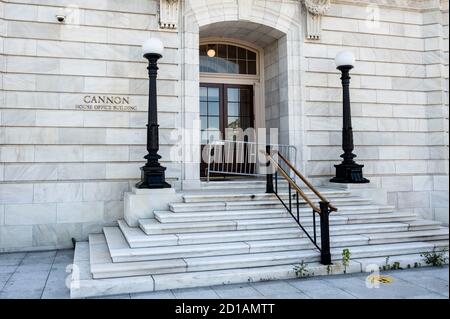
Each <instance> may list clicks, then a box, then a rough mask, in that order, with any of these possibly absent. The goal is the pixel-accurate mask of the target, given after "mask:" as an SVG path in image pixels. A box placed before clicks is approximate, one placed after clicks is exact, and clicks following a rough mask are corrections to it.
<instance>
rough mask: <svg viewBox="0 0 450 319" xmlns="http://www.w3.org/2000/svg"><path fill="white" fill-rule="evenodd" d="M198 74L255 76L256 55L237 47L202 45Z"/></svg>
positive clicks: (256, 70)
mask: <svg viewBox="0 0 450 319" xmlns="http://www.w3.org/2000/svg"><path fill="white" fill-rule="evenodd" d="M200 72H205V73H225V74H247V75H257V72H258V68H257V54H256V52H254V51H252V50H249V49H246V48H243V47H240V46H237V45H230V44H222V43H208V44H202V45H200Z"/></svg>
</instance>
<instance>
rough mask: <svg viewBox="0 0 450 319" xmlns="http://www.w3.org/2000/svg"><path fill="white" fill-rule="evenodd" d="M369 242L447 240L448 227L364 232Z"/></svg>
mask: <svg viewBox="0 0 450 319" xmlns="http://www.w3.org/2000/svg"><path fill="white" fill-rule="evenodd" d="M365 236H366V237H367V238H369V244H371V245H372V244H374V245H375V244H386V243H402V242H408V241H441V240H448V238H449V236H448V228H444V227H442V228H438V229H433V230H415V231H407V232H398V233H378V234H366V235H365Z"/></svg>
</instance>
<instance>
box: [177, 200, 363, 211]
mask: <svg viewBox="0 0 450 319" xmlns="http://www.w3.org/2000/svg"><path fill="white" fill-rule="evenodd" d="M299 202H300V204H301V205H302V206H304V207H305V205H306V203H305V202H304V201H302V200H300V201H299ZM370 203H371V200H370V199H367V198H360V197H342V198H340V197H338V198H335V199H333V201H332V204H334V205H335V206H339V205H368V204H370ZM282 207H284V206H283V204H281V202H280V201H279V200H278V199H277V200H257V201H244V200H242V201H228V202H220V201H216V202H212V201H211V202H201V203H171V204H169V209H170V210H171V211H172V212H174V213H184V212H199V211H222V210H237V209H264V208H282Z"/></svg>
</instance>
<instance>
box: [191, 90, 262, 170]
mask: <svg viewBox="0 0 450 319" xmlns="http://www.w3.org/2000/svg"><path fill="white" fill-rule="evenodd" d="M200 121H201V144H202V150H203V147H204V146H205V145H206V144H208V143H211V142H213V141H217V140H225V139H229V136H227V135H228V134H229V133H230V132H233V131H234V130H235V129H239V128H240V129H242V130H245V129H247V128H250V127H254V112H253V86H251V85H236V84H216V83H214V84H213V83H201V84H200ZM206 168H207V165H206V163H205V162H204V161H203V160H202V161H201V164H200V175H201V176H202V177H204V176H206Z"/></svg>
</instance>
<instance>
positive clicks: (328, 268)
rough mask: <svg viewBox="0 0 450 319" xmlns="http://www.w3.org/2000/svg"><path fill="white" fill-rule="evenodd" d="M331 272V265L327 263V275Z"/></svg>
mask: <svg viewBox="0 0 450 319" xmlns="http://www.w3.org/2000/svg"><path fill="white" fill-rule="evenodd" d="M329 274H331V265H327V275H329Z"/></svg>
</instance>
